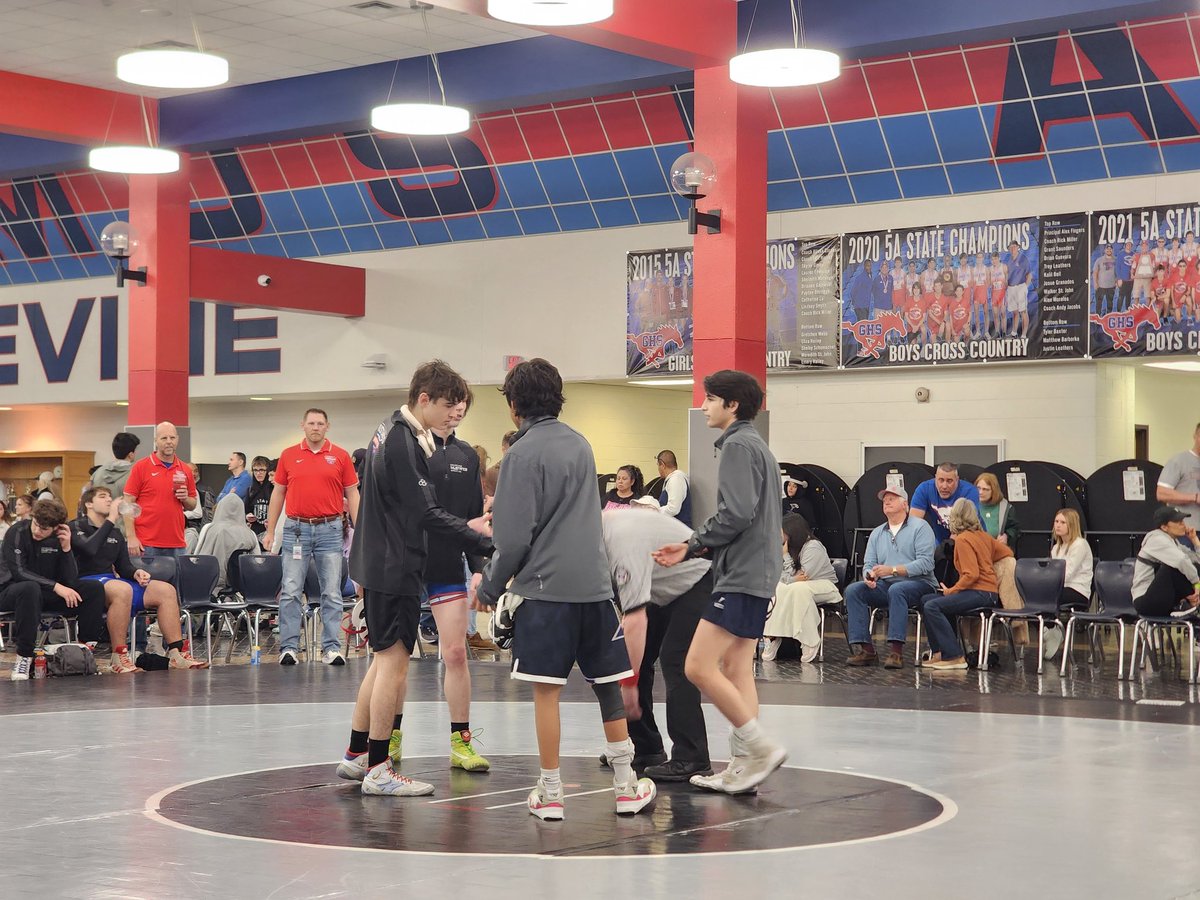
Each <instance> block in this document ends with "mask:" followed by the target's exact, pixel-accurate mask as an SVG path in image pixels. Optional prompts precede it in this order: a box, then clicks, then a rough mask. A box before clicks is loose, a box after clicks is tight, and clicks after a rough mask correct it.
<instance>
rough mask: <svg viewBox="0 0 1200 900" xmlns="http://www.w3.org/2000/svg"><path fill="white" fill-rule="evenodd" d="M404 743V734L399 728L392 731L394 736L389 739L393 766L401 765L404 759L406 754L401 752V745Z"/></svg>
mask: <svg viewBox="0 0 1200 900" xmlns="http://www.w3.org/2000/svg"><path fill="white" fill-rule="evenodd" d="M403 742H404V732H402V731H401V730H400V729H399V728H393V729H392V736H391V737H390V738H388V759H390V760H391V761H392V766H393V767H395V766H398V765H400V761H401V760H402V759H404V753H403V752H401V747H400V745H401V744H402V743H403Z"/></svg>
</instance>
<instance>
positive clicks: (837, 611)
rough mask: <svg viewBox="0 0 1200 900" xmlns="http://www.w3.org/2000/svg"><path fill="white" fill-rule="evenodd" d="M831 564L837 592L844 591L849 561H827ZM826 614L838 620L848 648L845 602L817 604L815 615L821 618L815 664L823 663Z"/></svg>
mask: <svg viewBox="0 0 1200 900" xmlns="http://www.w3.org/2000/svg"><path fill="white" fill-rule="evenodd" d="M829 561H830V562H831V563H833V571H834V574H835V575H836V576H837V588H838V591H842V590H845V587H846V574H847V573H848V572H849V571H850V560H848V559H842V558H841V557H838V558H837V559H831V560H829ZM826 614H828V615H831V616H833V617H834V618H835V619H837V620H838V624H840V625H841V626H842V637H844V638H845V639H846V649H847V650H849V649H851V648H850V631H849V629H848V628H847V627H846V601H845V600H839V601H837V602H836V603H818V604H817V615H819V616H820V617H821V649H820V650H818V651H817V662H825V616H826Z"/></svg>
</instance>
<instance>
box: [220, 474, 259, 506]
mask: <svg viewBox="0 0 1200 900" xmlns="http://www.w3.org/2000/svg"><path fill="white" fill-rule="evenodd" d="M250 482H251V476H250V473H249V472H242V474H241V475H230V476H229V480H228V481H226V482H225V487H223V488H221V493H220V494H218V495H217V499H218V500H220V499H221V498H222V497H224V496H225V495H226V494H237V495H238V496H239V497H241V498H242V499H243V500H245V499H246V495H247V494H248V493H250Z"/></svg>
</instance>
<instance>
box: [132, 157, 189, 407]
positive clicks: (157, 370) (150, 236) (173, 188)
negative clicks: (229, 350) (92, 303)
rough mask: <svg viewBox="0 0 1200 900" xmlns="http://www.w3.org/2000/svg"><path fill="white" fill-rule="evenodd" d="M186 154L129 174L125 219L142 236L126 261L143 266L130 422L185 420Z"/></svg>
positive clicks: (135, 312) (136, 297) (135, 303)
mask: <svg viewBox="0 0 1200 900" xmlns="http://www.w3.org/2000/svg"><path fill="white" fill-rule="evenodd" d="M190 199H191V188H190V186H189V182H188V159H187V155H186V154H181V160H180V169H179V171H178V172H176V173H174V174H172V175H131V176H130V178H129V224H130V226H131V227H132V228H133V230H134V231H135V232H136V235H137V237H138V239H139V240H140V241H141V247H140V249H139V250H138V251H137V252H136V253H134V255H133V256H132V257H131V258H130V260H129V266H130V268H137V267H139V266H146V269H147V278H146V286H145V287H141V286H139V285H137V284H129V283H128V282H127V284H129V287H128V288H127V296H128V298H129V351H128V357H129V424H130V425H155V424H157V423H158V422H162V421H164V420H168V421H171V422H174V423H175V424H176V425H178V426H181V427H182V426H184V425H187V423H188V300H189V299H190V298H189V283H190V280H191V270H190V259H191V255H190V250H191V235H190V231H189V228H190V216H189V212H188V202H189V201H190Z"/></svg>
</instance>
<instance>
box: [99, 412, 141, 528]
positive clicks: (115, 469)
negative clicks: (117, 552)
mask: <svg viewBox="0 0 1200 900" xmlns="http://www.w3.org/2000/svg"><path fill="white" fill-rule="evenodd" d="M141 442H142V439H141V438H139V437H138V436H137V435H136V434H130V433H129V432H128V431H118V432H117V433H116V435H115V436H114V437H113V439H112V454H113V456H114V457H115V459H113V461H112V462H110V463H105V464H104V465H102V466H101V467H100V468H98V469H97V470H96V471H95V472H93V473H92V487H102V488H108V490H109V492H110V493H111V494H112V496H113V497H114V498H120V497H121V495H122V494H123V493H124V492H125V482H126V481H128V480H129V470H130V469H132V468H133V455H134V453H135V451H136V450H137V448H138V444H140V443H141ZM117 529H118V530H119V531H120V532H121V533H122V534H124V533H125V517H124V516H122V517H121V519H120V521H119V522H118V523H117Z"/></svg>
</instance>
